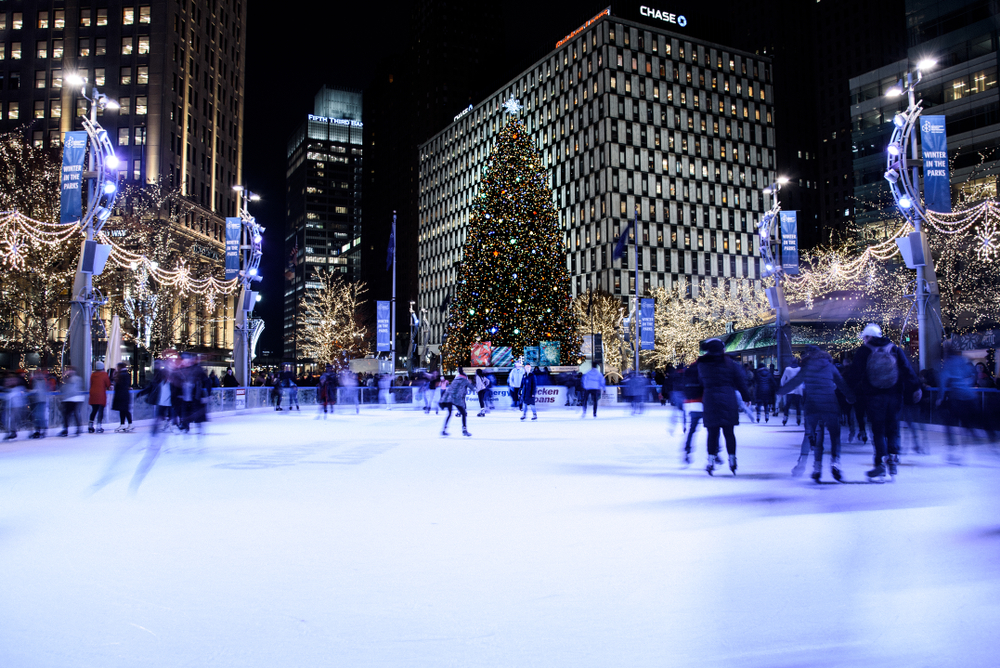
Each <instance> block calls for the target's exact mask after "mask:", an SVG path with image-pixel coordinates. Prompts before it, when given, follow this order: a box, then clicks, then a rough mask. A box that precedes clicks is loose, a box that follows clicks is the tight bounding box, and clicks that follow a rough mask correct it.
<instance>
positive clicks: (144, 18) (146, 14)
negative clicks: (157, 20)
mask: <svg viewBox="0 0 1000 668" xmlns="http://www.w3.org/2000/svg"><path fill="white" fill-rule="evenodd" d="M151 16H152V14H151V13H150V8H149V5H141V6H140V7H139V23H149V22H150V18H151Z"/></svg>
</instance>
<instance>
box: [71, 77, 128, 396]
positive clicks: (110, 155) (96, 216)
mask: <svg viewBox="0 0 1000 668" xmlns="http://www.w3.org/2000/svg"><path fill="white" fill-rule="evenodd" d="M66 83H67V84H68V85H70V86H77V87H79V89H80V95H82V96H83V98H84V99H85V100H87V102H89V103H90V112H89V115H88V116H84V117H82V119H81V120H82V123H83V129H84V130H85V131H86V132H87V138H88V140H89V142H90V158H89V161H88V163H87V171H86V172H84V173H83V178H84V179H86V180H87V208H86V210H85V211H84V213H83V217H82V218H81V220H80V226H81V227H82V228H83V231H84V234H85V237H84V241H83V245H82V247H81V250H80V260H79V262H78V263H77V268H76V275H75V276H74V278H73V294H72V296H71V299H70V320H69V356H70V363H71V364H72V365H73V366H74V367H75V368H76V370H77V373H80V374H81V375H84V374H87V373H89V372H90V370H91V364H92V363H93V341H92V338H91V337H92V334H91V320H92V319H93V317H94V306H95V305H99V304H102V303H104V301H105V300H104V299H103V297H102V296H101V295H100V293H99V292H97V291H95V290H94V285H93V276H94V275H95V274H100V273H101V271H102V270H103V269H104V262H105V261H106V260H107V258H108V254H109V252H110V246H107V245H104V244H99V243H97V242H96V241H95V238H94V237H95V236H96V235H97V234H98V233H100V231H101V228H103V227H104V224H105V223H106V222H107V221H108V218H110V217H111V210H112V208H113V207H114V202H115V198H116V197H117V195H118V167H119V165H120V161H119V159H118V156H116V155H115V150H114V147H113V146H112V145H111V141H110V140H109V139H108V133H107V131H106V130H105V129H104V128H103V127H101V124H100V123H98V121H97V113H98V111H103V110H105V109H118V103H117V102H116V101H114V100H112V99H111V98H109V97H108V96H107V95H104V94H103V93H101V92H100V91H98V90H97V87H96V86H95V87H92V88H91V89H90V94H89V95H88V93H87V79H86V78H84V77H81V76H80V75H78V74H70V75H68V76H67V77H66ZM84 377H86V376H84Z"/></svg>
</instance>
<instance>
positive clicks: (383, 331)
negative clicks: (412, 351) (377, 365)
mask: <svg viewBox="0 0 1000 668" xmlns="http://www.w3.org/2000/svg"><path fill="white" fill-rule="evenodd" d="M390 304H391V302H375V319H376V325H375V335H376V342H377V344H378V345H377V347H376V350H378V351H379V352H381V351H383V350H391V349H392V346H391V344H390V340H391V337H390V334H389V309H390Z"/></svg>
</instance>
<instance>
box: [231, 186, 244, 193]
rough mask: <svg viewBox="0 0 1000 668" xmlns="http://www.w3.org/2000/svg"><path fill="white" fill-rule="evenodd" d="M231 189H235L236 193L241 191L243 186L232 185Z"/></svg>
mask: <svg viewBox="0 0 1000 668" xmlns="http://www.w3.org/2000/svg"><path fill="white" fill-rule="evenodd" d="M233 190H235V191H236V192H238V193H241V192H243V186H233Z"/></svg>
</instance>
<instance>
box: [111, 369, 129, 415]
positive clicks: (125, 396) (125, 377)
mask: <svg viewBox="0 0 1000 668" xmlns="http://www.w3.org/2000/svg"><path fill="white" fill-rule="evenodd" d="M129 380H130V378H129V373H128V371H127V367H126V366H125V362H119V363H118V373H116V374H115V386H114V390H115V393H114V394H113V395H112V396H111V410H114V411H118V419H119V420H120V422H121V424H119V425H118V428H117V429H115V431H132V384H131V383H130V382H129ZM126 422H128V426H126V424H125V423H126Z"/></svg>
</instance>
